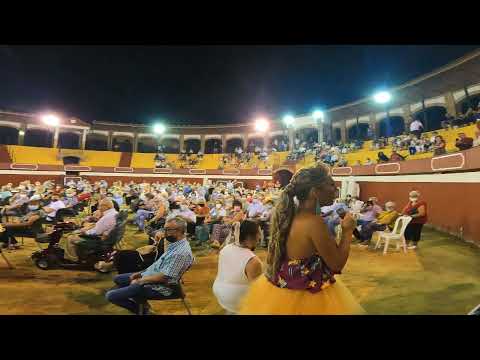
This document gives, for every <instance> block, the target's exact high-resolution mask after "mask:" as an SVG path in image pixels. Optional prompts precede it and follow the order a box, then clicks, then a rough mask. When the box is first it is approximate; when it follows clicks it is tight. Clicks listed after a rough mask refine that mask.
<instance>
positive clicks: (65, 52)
mask: <svg viewBox="0 0 480 360" xmlns="http://www.w3.org/2000/svg"><path fill="white" fill-rule="evenodd" d="M475 48H476V47H475V46H464V45H462V46H425V45H421V46H420V45H418V46H360V45H356V46H345V45H343V46H325V45H318V46H304V45H302V46H1V47H0V79H1V82H0V84H1V85H0V108H1V109H3V110H14V111H20V112H37V111H45V110H55V111H58V112H60V113H62V114H65V115H67V116H74V117H78V118H80V119H83V120H86V121H92V120H98V121H115V122H126V123H146V124H148V123H152V122H153V121H155V120H157V119H164V120H165V121H166V122H167V123H170V124H222V123H235V122H247V121H249V120H251V119H252V118H253V117H254V116H255V115H257V114H266V115H268V116H272V117H280V116H282V115H283V114H285V113H286V112H291V113H293V114H305V113H309V112H310V111H312V109H314V108H316V107H320V108H330V107H333V106H337V105H342V104H345V103H347V102H350V101H354V100H358V99H360V98H362V97H365V96H369V95H371V94H372V92H374V91H375V90H376V89H379V88H382V87H389V86H397V85H400V84H402V83H404V82H406V81H408V80H411V79H412V78H415V77H417V76H419V75H422V74H424V73H427V72H429V71H431V70H433V69H435V68H437V67H439V66H442V65H444V64H446V63H447V62H449V61H452V60H454V59H456V58H458V57H461V56H462V55H464V54H465V53H466V52H469V51H472V50H474V49H475Z"/></svg>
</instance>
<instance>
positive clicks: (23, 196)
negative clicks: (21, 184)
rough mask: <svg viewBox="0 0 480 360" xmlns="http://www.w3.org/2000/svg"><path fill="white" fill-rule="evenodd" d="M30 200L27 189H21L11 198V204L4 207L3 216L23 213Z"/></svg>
mask: <svg viewBox="0 0 480 360" xmlns="http://www.w3.org/2000/svg"><path fill="white" fill-rule="evenodd" d="M28 201H29V198H28V195H27V191H26V190H25V189H21V190H20V191H19V192H18V193H17V194H15V195H13V196H12V197H11V198H10V204H9V205H7V206H5V207H4V208H3V209H2V213H1V214H2V217H3V216H5V217H8V216H20V215H23V214H24V213H23V212H22V208H23V206H24V204H26V203H27V202H28Z"/></svg>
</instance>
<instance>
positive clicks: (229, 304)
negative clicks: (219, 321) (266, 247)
mask: <svg viewBox="0 0 480 360" xmlns="http://www.w3.org/2000/svg"><path fill="white" fill-rule="evenodd" d="M255 256H256V255H255V254H254V253H253V252H252V251H251V250H250V249H247V248H242V247H240V246H237V245H235V244H229V245H227V246H225V247H224V248H223V249H222V250H221V251H220V255H219V257H218V273H217V278H216V279H215V282H214V283H213V293H214V294H215V296H216V298H217V301H218V303H219V304H220V306H222V307H223V308H224V309H226V310H227V311H230V312H233V313H236V312H238V305H239V303H240V300H241V299H242V297H243V296H244V295H245V293H246V292H247V290H248V286H249V281H248V278H247V275H246V274H245V267H246V266H247V263H248V262H249V261H250V259H251V258H253V257H255Z"/></svg>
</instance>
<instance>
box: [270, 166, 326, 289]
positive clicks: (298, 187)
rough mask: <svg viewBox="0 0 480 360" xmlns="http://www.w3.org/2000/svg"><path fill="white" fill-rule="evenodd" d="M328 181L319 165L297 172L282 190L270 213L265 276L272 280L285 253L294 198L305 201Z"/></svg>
mask: <svg viewBox="0 0 480 360" xmlns="http://www.w3.org/2000/svg"><path fill="white" fill-rule="evenodd" d="M327 179H329V170H328V168H326V167H325V166H322V165H319V166H316V167H311V168H303V169H300V170H298V171H297V172H296V173H295V175H294V176H293V177H292V179H291V180H290V183H289V184H288V185H287V186H286V187H285V188H284V189H283V191H282V193H281V194H280V199H279V201H278V203H277V205H276V206H275V208H274V210H273V213H272V221H271V226H270V232H271V234H270V235H271V237H270V238H271V240H270V242H269V244H268V256H267V267H266V274H265V275H266V276H267V278H269V279H271V280H273V279H274V278H275V275H276V273H277V272H278V270H279V269H280V264H281V262H282V260H283V259H284V257H285V255H286V253H287V239H288V235H289V233H290V228H291V226H292V223H293V218H294V216H295V202H294V199H295V197H296V198H297V199H298V200H299V201H303V200H306V199H307V198H308V196H309V193H310V189H311V188H312V187H317V186H320V185H321V184H323V183H324V182H325V181H326V180H327Z"/></svg>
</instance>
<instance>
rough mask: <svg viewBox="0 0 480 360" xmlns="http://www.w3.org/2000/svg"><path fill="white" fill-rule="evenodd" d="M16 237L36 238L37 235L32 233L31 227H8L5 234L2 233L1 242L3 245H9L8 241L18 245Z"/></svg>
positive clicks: (0, 234)
mask: <svg viewBox="0 0 480 360" xmlns="http://www.w3.org/2000/svg"><path fill="white" fill-rule="evenodd" d="M15 236H20V237H33V238H34V237H35V233H34V232H33V231H32V229H31V228H29V227H26V226H25V227H23V226H22V227H16V228H9V227H7V228H6V229H5V231H4V232H2V233H0V242H3V243H8V240H9V239H11V240H10V242H11V243H12V244H16V243H17V240H16V239H15Z"/></svg>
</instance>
